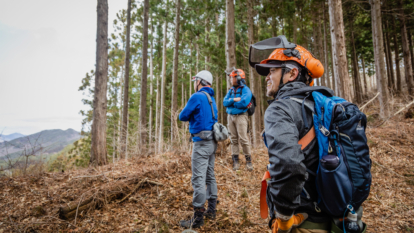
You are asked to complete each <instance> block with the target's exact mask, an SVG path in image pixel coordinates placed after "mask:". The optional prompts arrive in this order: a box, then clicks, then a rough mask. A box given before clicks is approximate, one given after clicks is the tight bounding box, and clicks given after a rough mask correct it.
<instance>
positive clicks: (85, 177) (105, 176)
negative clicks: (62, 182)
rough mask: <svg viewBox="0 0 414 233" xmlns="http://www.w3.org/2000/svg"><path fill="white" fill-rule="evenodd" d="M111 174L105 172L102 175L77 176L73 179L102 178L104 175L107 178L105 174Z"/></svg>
mask: <svg viewBox="0 0 414 233" xmlns="http://www.w3.org/2000/svg"><path fill="white" fill-rule="evenodd" d="M109 172H110V171H109ZM109 172H104V173H102V174H99V175H95V176H75V177H72V179H77V178H93V177H98V176H102V175H103V176H105V173H109ZM105 178H106V179H108V178H107V177H106V176H105Z"/></svg>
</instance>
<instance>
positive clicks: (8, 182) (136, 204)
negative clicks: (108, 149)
mask: <svg viewBox="0 0 414 233" xmlns="http://www.w3.org/2000/svg"><path fill="white" fill-rule="evenodd" d="M376 111H377V110H376V109H375V108H373V109H369V110H367V112H366V114H367V115H368V119H369V127H368V129H367V136H368V142H369V145H370V154H371V159H372V161H373V164H372V175H373V182H372V187H371V193H370V196H369V198H368V199H367V201H365V203H364V204H363V206H364V216H363V221H365V222H366V223H367V224H368V232H414V166H413V163H414V153H413V151H414V138H413V135H414V119H412V118H405V117H404V114H400V115H399V116H396V117H395V118H392V119H390V120H389V121H387V122H386V123H385V124H384V125H382V126H381V127H378V128H374V126H375V125H378V123H380V120H378V119H376V116H377V114H372V115H370V112H372V113H374V112H376ZM411 111H412V110H411ZM405 115H407V114H405ZM189 151H190V150H188V151H181V152H180V151H176V152H170V153H165V154H158V155H153V156H150V157H148V158H136V159H130V160H128V161H122V162H118V163H115V164H109V165H107V166H103V167H99V168H96V169H94V168H88V169H80V170H74V171H65V172H63V173H43V174H41V175H38V176H26V177H17V178H7V177H1V178H0V210H1V211H0V233H2V232H182V231H183V229H182V228H180V227H178V222H179V221H180V220H182V219H186V218H188V217H189V216H190V215H191V214H192V207H191V201H192V187H191V181H190V178H191V158H190V153H189ZM244 161H245V160H244V159H242V166H241V170H240V171H237V172H234V171H233V170H232V169H231V164H232V163H231V158H230V156H229V154H223V155H217V158H216V168H215V170H216V178H217V183H218V190H219V191H218V192H219V200H220V203H219V204H218V207H217V208H218V215H217V219H216V220H214V221H206V222H205V225H204V226H203V227H202V228H201V229H198V230H197V231H198V232H268V231H269V229H268V227H267V222H268V220H262V219H261V218H260V217H259V193H260V181H261V178H262V176H263V173H264V171H265V168H266V164H267V163H268V156H267V153H266V150H265V149H258V150H254V152H253V161H254V166H255V169H254V171H253V172H249V171H247V170H246V167H245V162H244ZM144 179H148V180H150V181H154V182H153V183H152V184H150V183H148V184H147V185H142V186H140V187H138V188H137V189H136V190H135V188H136V187H137V186H136V184H137V183H138V181H140V180H141V181H142V180H144ZM155 182H157V183H159V184H158V185H157V184H156V183H155ZM134 190H135V191H134ZM114 193H116V194H117V195H115V199H114V198H112V199H111V197H114V196H113V195H112V196H111V194H114ZM130 193H132V194H131V195H130V196H128V197H127V198H126V199H125V200H124V201H122V202H120V201H121V200H122V198H123V197H125V196H126V195H128V194H130ZM88 198H92V199H94V200H98V199H99V200H100V202H96V203H99V204H96V205H95V206H94V207H96V208H93V209H89V211H88V209H82V208H80V207H79V206H80V204H78V203H81V202H82V201H83V200H87V199H88ZM73 203H74V204H75V207H76V205H77V207H76V208H75V209H77V211H76V212H77V213H76V215H75V216H76V218H72V219H70V220H62V219H61V218H59V209H60V207H62V208H65V207H68V206H71V205H72V206H73Z"/></svg>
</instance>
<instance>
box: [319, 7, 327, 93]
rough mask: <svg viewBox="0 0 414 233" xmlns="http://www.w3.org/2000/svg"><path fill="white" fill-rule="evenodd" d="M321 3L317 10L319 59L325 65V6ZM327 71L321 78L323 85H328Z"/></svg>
mask: <svg viewBox="0 0 414 233" xmlns="http://www.w3.org/2000/svg"><path fill="white" fill-rule="evenodd" d="M319 6H320V5H318V10H317V11H316V12H317V13H318V14H317V16H318V17H317V19H318V21H319V22H317V28H318V51H319V56H318V59H319V60H320V61H321V63H322V65H325V56H324V47H323V39H324V38H323V34H322V28H323V25H322V24H323V22H322V20H323V7H319ZM326 77H327V76H326V73H325V72H324V73H323V74H322V77H321V78H320V79H321V84H322V86H325V87H327V86H328V84H327V81H326Z"/></svg>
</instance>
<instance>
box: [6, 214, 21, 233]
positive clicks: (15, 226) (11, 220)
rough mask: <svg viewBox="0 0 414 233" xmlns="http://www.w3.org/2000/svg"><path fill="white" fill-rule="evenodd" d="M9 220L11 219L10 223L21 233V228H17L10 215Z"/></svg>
mask: <svg viewBox="0 0 414 233" xmlns="http://www.w3.org/2000/svg"><path fill="white" fill-rule="evenodd" d="M9 219H10V222H11V223H12V224H13V226H14V227H15V228H16V229H17V230H18V231H19V232H21V231H20V229H19V226H16V225H17V224H16V223H15V222H13V220H12V219H11V217H10V215H9Z"/></svg>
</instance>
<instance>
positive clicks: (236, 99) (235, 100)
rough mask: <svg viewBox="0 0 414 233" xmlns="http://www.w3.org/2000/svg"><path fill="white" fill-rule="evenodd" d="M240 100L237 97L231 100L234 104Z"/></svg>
mask: <svg viewBox="0 0 414 233" xmlns="http://www.w3.org/2000/svg"><path fill="white" fill-rule="evenodd" d="M240 100H241V98H240V97H237V98H234V99H233V101H234V102H239V101H240Z"/></svg>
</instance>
